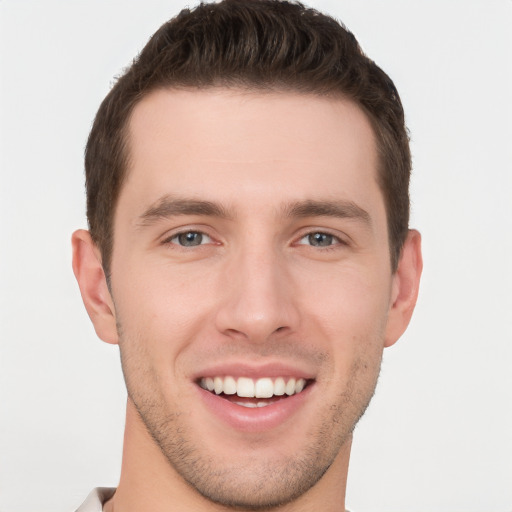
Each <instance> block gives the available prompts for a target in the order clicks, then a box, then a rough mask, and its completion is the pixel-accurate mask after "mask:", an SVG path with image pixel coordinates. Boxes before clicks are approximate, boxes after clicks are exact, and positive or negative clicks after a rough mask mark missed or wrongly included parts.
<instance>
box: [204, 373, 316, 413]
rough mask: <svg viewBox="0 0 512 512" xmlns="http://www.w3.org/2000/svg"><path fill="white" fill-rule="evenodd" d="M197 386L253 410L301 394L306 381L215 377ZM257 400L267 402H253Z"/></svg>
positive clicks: (278, 378) (300, 379)
mask: <svg viewBox="0 0 512 512" xmlns="http://www.w3.org/2000/svg"><path fill="white" fill-rule="evenodd" d="M199 385H200V386H201V388H203V389H205V390H207V391H210V392H211V393H215V394H216V395H222V397H223V398H226V399H228V400H229V401H231V402H232V403H235V404H236V405H240V406H243V407H248V408H255V407H265V406H267V405H271V404H272V403H275V402H276V401H278V400H279V399H280V398H281V397H283V398H287V397H290V396H293V395H296V394H299V393H301V392H302V391H303V390H304V389H305V387H306V386H307V381H306V379H303V378H297V379H296V378H293V377H291V378H289V377H277V378H270V377H263V378H259V379H251V378H249V377H238V378H234V377H232V376H225V377H221V376H217V377H203V378H201V379H200V380H199ZM258 398H260V399H262V398H263V399H267V400H263V401H258V400H254V399H258ZM238 399H242V400H238ZM247 399H249V400H247ZM250 399H253V400H250ZM268 399H271V400H268Z"/></svg>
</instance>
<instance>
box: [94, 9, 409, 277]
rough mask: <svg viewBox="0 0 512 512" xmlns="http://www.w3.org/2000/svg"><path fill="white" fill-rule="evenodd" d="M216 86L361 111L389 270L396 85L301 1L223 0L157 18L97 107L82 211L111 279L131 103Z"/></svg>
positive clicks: (399, 190)
mask: <svg viewBox="0 0 512 512" xmlns="http://www.w3.org/2000/svg"><path fill="white" fill-rule="evenodd" d="M216 86H221V87H234V88H244V89H250V90H285V91H286V90H292V91H296V92H302V93H306V94H316V95H337V96H343V97H345V98H348V99H350V100H352V101H354V102H355V103H356V104H357V105H359V106H360V107H361V108H362V109H363V111H364V112H366V114H367V116H368V118H369V119H370V122H371V124H372V126H373V129H374V131H375V136H376V140H377V150H378V154H379V169H378V180H379V185H380V188H381V191H382V193H383V196H384V201H385V205H386V211H387V220H388V230H389V243H390V250H391V265H392V270H393V271H395V270H396V268H397V264H398V259H399V257H400V252H401V248H402V245H403V243H404V240H405V238H406V236H407V231H408V223H409V177H410V171H411V156H410V151H409V138H408V133H407V129H406V127H405V122H404V112H403V108H402V104H401V102H400V98H399V96H398V93H397V90H396V88H395V86H394V85H393V82H392V81H391V79H390V78H389V77H388V76H387V75H386V74H385V73H384V72H383V71H382V70H381V69H380V68H379V67H378V66H377V65H376V64H375V63H374V62H373V61H372V60H370V59H369V58H368V57H366V55H364V53H363V52H362V50H361V48H360V47H359V45H358V43H357V40H356V39H355V37H354V36H353V35H352V34H351V33H350V32H349V31H348V30H347V29H346V28H345V27H344V26H343V25H341V24H340V23H338V22H337V21H336V20H334V19H333V18H331V17H329V16H326V15H324V14H321V13H319V12H318V11H316V10H314V9H310V8H306V7H305V6H304V5H302V4H300V3H297V2H289V1H280V0H223V1H222V2H220V3H201V4H200V5H199V6H197V7H196V8H194V9H192V10H189V9H184V10H182V11H181V12H180V13H179V14H178V15H177V16H176V17H175V18H173V19H171V20H170V21H168V22H167V23H165V24H164V25H162V26H161V27H160V28H159V29H158V31H157V32H156V33H155V34H154V35H153V36H152V37H151V39H150V40H149V42H148V43H147V45H146V46H145V47H144V49H143V50H142V52H141V53H140V55H139V56H138V57H137V58H136V59H135V60H134V62H133V64H132V65H131V66H130V67H129V68H128V70H127V71H126V72H125V73H124V74H123V75H122V76H121V77H120V78H119V79H118V80H117V82H116V84H115V85H114V87H113V88H112V90H111V91H110V92H109V94H108V95H107V96H106V98H105V99H104V100H103V102H102V104H101V106H100V108H99V110H98V113H97V115H96V118H95V120H94V124H93V127H92V130H91V133H90V135H89V139H88V142H87V147H86V152H85V172H86V189H87V218H88V222H89V228H90V232H91V236H92V238H93V240H94V242H95V243H96V244H97V245H98V247H99V248H100V250H101V254H102V260H103V267H104V269H105V273H106V274H107V276H109V272H110V261H111V256H112V245H113V217H114V213H115V206H116V202H117V199H118V196H119V193H120V190H121V187H122V184H123V180H124V178H125V174H126V168H127V165H128V158H129V147H128V146H129V144H128V140H127V125H128V121H129V118H130V115H131V113H132V111H133V109H134V107H135V105H136V104H137V103H138V102H139V101H140V100H141V99H142V98H143V97H145V96H146V95H148V94H149V93H150V92H151V91H154V90H155V89H161V88H206V87H216Z"/></svg>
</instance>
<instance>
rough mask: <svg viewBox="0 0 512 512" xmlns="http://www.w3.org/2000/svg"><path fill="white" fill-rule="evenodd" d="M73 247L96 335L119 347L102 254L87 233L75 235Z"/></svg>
mask: <svg viewBox="0 0 512 512" xmlns="http://www.w3.org/2000/svg"><path fill="white" fill-rule="evenodd" d="M71 243H72V247H73V272H74V274H75V277H76V280H77V282H78V286H79V287H80V293H81V295H82V300H83V301H84V305H85V309H86V310H87V313H88V314H89V318H90V319H91V321H92V323H93V325H94V329H95V330H96V334H97V335H98V337H99V338H100V339H102V340H103V341H105V342H107V343H113V344H115V343H118V336H117V328H116V318H115V309H114V303H113V301H112V297H111V295H110V291H109V289H108V286H107V280H106V277H105V273H104V271H103V267H102V265H101V255H100V251H99V249H98V247H97V246H96V244H95V243H94V242H93V241H92V238H91V235H90V234H89V232H88V231H86V230H84V229H80V230H78V231H75V232H74V233H73V236H72V238H71Z"/></svg>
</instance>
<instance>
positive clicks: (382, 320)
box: [299, 267, 391, 376]
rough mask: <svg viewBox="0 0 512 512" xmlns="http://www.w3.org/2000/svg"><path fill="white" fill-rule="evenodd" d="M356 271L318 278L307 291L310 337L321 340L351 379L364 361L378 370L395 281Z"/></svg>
mask: <svg viewBox="0 0 512 512" xmlns="http://www.w3.org/2000/svg"><path fill="white" fill-rule="evenodd" d="M382 276H386V274H385V273H382V274H380V275H379V274H377V273H371V274H369V273H368V274H365V273H364V272H361V271H359V270H358V269H354V268H348V267H346V268H343V269H340V270H338V271H337V272H332V269H331V271H330V272H329V275H328V276H325V277H326V278H325V279H321V276H319V275H318V274H316V275H315V277H314V279H306V280H303V281H302V285H301V292H300V294H299V295H300V297H301V304H300V308H301V310H302V316H303V318H304V319H309V321H306V322H304V328H305V329H306V330H307V337H308V338H310V339H311V338H312V339H316V340H319V342H320V343H323V344H324V345H325V349H326V350H328V351H329V352H330V353H332V355H333V360H334V364H335V372H336V373H337V374H338V375H345V376H348V375H349V374H350V373H351V371H352V370H351V369H352V367H353V366H354V365H360V364H362V362H363V361H366V362H365V364H367V365H368V366H372V367H378V365H379V362H380V358H381V355H382V350H383V343H384V334H385V328H386V323H387V318H388V311H389V303H390V286H391V284H390V282H391V281H390V278H389V279H388V278H385V277H382Z"/></svg>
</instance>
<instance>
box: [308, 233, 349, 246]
mask: <svg viewBox="0 0 512 512" xmlns="http://www.w3.org/2000/svg"><path fill="white" fill-rule="evenodd" d="M340 243H342V241H341V240H340V239H339V238H338V237H336V236H334V235H331V234H329V233H322V232H321V231H317V232H316V233H309V234H308V235H306V236H303V237H302V238H301V239H300V240H299V244H301V245H311V246H312V247H330V246H332V245H337V244H340Z"/></svg>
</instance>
